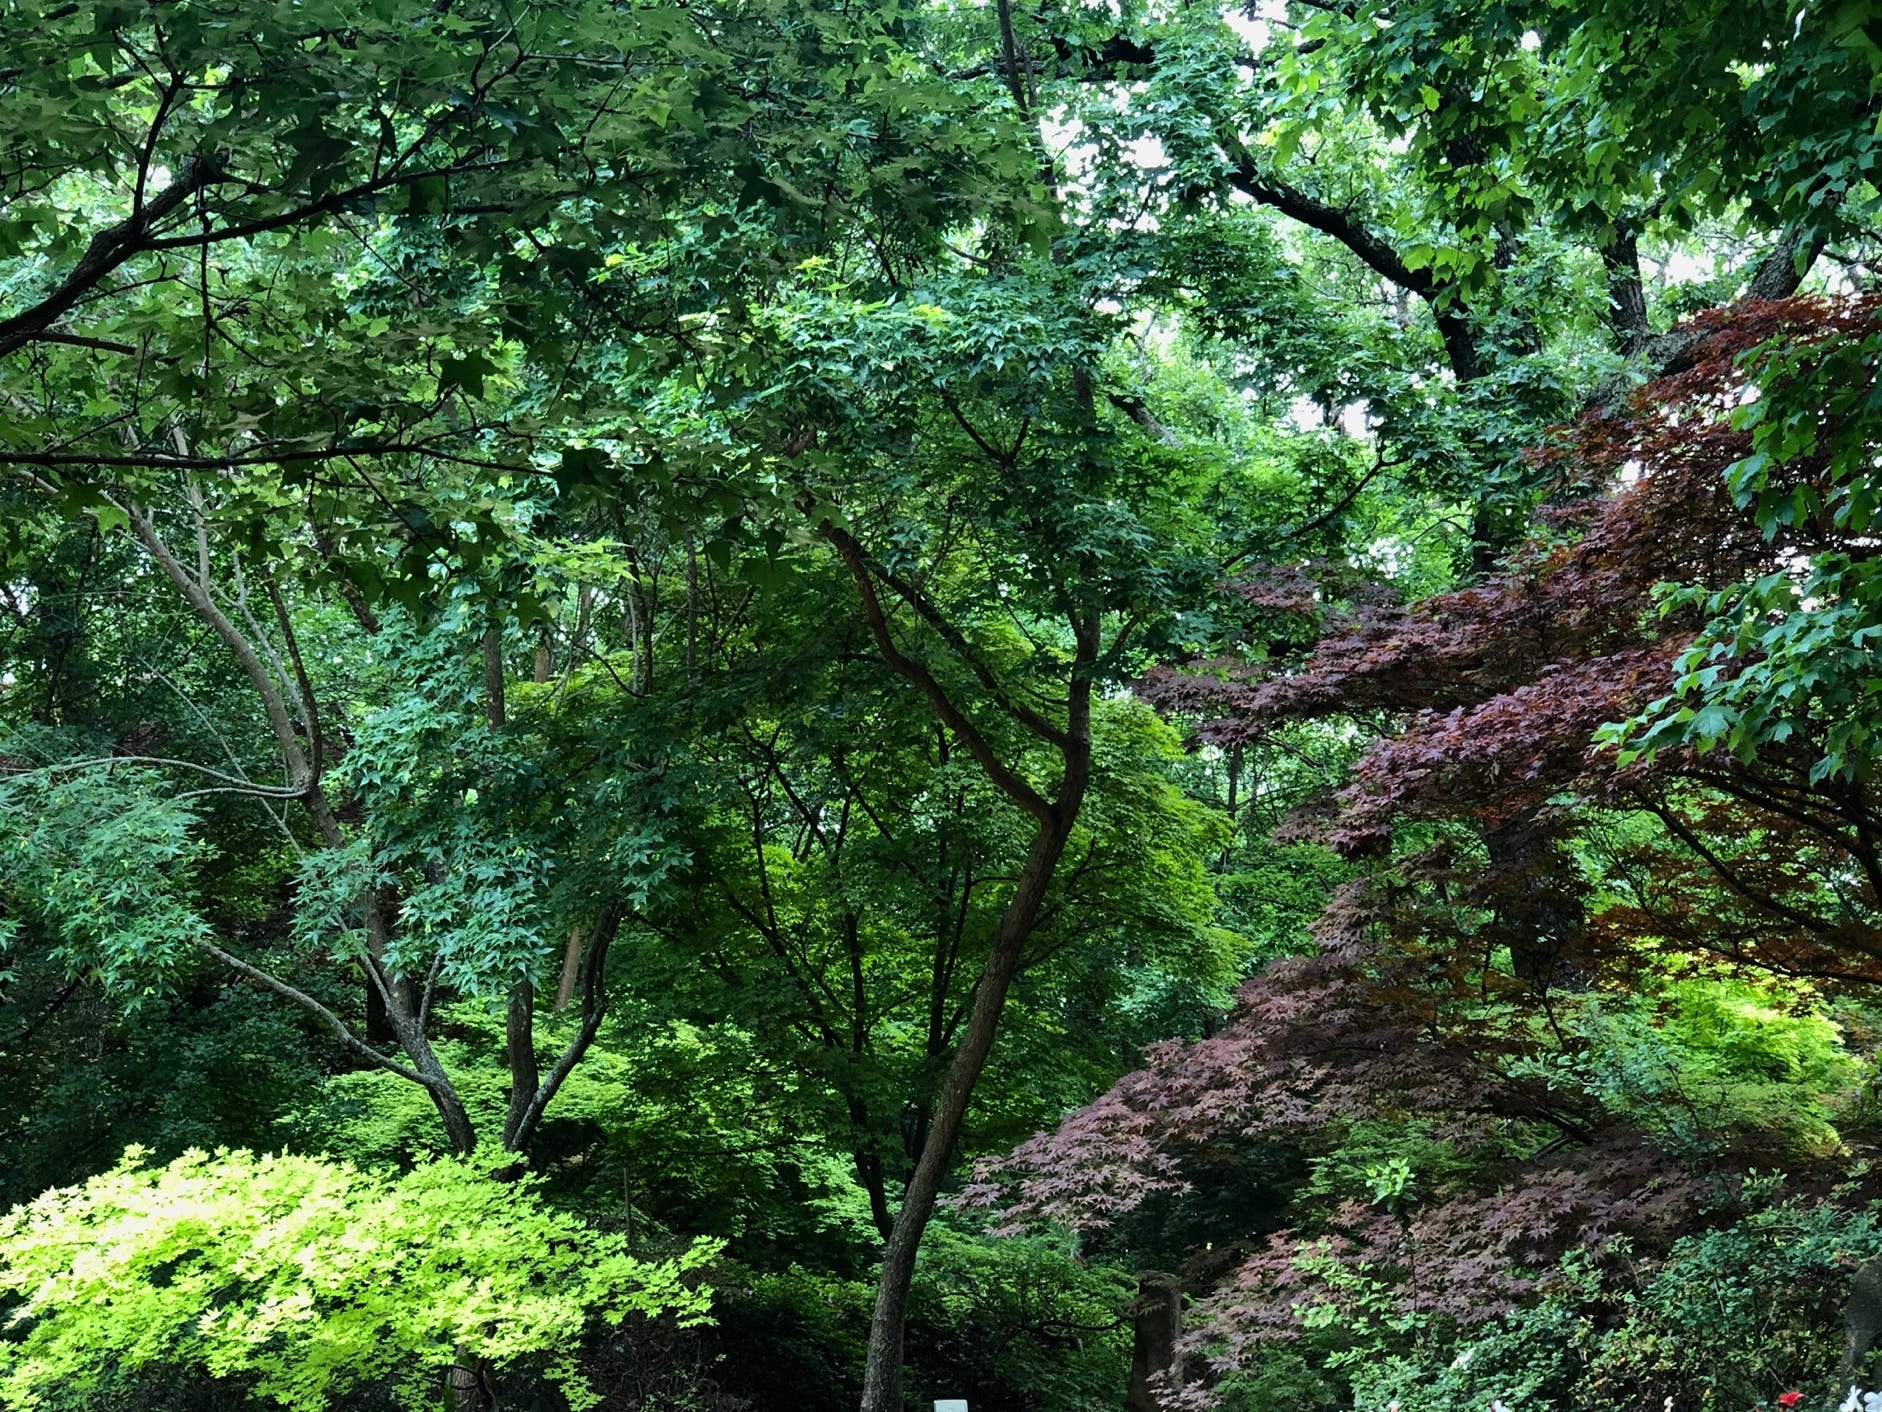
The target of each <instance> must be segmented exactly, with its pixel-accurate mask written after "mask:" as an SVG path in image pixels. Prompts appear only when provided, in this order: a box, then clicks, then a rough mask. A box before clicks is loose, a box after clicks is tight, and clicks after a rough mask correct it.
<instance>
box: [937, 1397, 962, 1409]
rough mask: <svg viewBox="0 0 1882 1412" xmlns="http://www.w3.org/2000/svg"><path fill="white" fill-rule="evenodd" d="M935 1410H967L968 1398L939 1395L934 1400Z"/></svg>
mask: <svg viewBox="0 0 1882 1412" xmlns="http://www.w3.org/2000/svg"><path fill="white" fill-rule="evenodd" d="M934 1412H967V1399H966V1398H964V1397H937V1398H936V1399H935V1400H934Z"/></svg>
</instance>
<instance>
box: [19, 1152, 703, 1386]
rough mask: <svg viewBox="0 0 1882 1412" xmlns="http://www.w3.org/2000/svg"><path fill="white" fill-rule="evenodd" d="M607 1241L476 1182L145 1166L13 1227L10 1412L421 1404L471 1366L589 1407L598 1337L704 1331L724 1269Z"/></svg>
mask: <svg viewBox="0 0 1882 1412" xmlns="http://www.w3.org/2000/svg"><path fill="white" fill-rule="evenodd" d="M602 1240H603V1238H601V1237H598V1236H596V1235H595V1234H594V1233H593V1232H591V1231H590V1230H589V1229H588V1228H586V1227H585V1226H583V1225H582V1224H581V1223H580V1222H579V1221H577V1220H576V1219H575V1218H573V1217H571V1216H568V1215H565V1214H562V1213H559V1212H556V1211H553V1210H551V1209H550V1208H548V1207H546V1206H544V1205H543V1204H542V1202H541V1201H540V1200H539V1199H538V1198H537V1196H536V1194H535V1192H534V1190H533V1189H532V1187H531V1185H530V1183H529V1182H527V1181H524V1182H518V1183H504V1182H498V1181H493V1180H492V1179H491V1178H490V1177H489V1175H488V1174H486V1173H485V1172H483V1171H481V1170H479V1169H478V1168H476V1167H475V1166H473V1165H470V1164H467V1163H461V1162H455V1161H437V1162H429V1163H425V1164H422V1165H420V1166H418V1167H416V1168H415V1169H413V1170H412V1171H410V1172H407V1173H405V1174H403V1175H385V1174H380V1173H377V1172H371V1171H362V1170H360V1169H358V1168H356V1167H352V1166H349V1165H347V1164H345V1163H338V1162H332V1161H328V1160H325V1159H322V1158H313V1157H295V1156H272V1157H269V1156H263V1157H257V1156H255V1155H254V1154H252V1153H248V1152H239V1151H238V1152H229V1151H221V1152H217V1153H215V1154H214V1155H208V1154H205V1153H203V1152H200V1151H191V1152H188V1153H185V1154H184V1155H183V1156H182V1157H180V1158H178V1159H177V1160H176V1161H174V1162H172V1163H170V1164H169V1165H168V1166H163V1167H149V1166H145V1165H144V1164H143V1153H142V1152H141V1151H140V1150H139V1149H136V1148H133V1149H131V1150H130V1151H129V1152H127V1153H126V1154H125V1156H124V1159H123V1161H121V1162H120V1163H119V1164H118V1166H117V1167H115V1168H114V1169H113V1170H111V1171H109V1172H106V1173H104V1174H103V1175H101V1176H98V1177H94V1178H93V1179H92V1180H90V1181H89V1182H87V1183H85V1184H84V1185H83V1186H79V1187H67V1188H62V1189H59V1190H55V1191H49V1192H47V1193H45V1194H44V1195H43V1196H41V1197H39V1198H38V1199H37V1200H35V1201H33V1202H31V1203H30V1204H28V1205H24V1206H20V1207H16V1208H14V1209H13V1210H12V1211H10V1212H8V1213H7V1214H6V1215H5V1216H3V1217H0V1308H4V1309H5V1310H6V1315H5V1337H4V1338H3V1339H0V1405H4V1406H6V1407H8V1408H18V1409H35V1408H64V1407H89V1406H94V1405H97V1404H98V1403H99V1402H101V1401H103V1400H105V1399H106V1398H108V1397H109V1396H110V1395H111V1394H112V1393H114V1392H115V1391H118V1390H120V1389H122V1388H124V1387H125V1386H127V1385H130V1384H134V1383H135V1381H136V1380H137V1378H138V1377H139V1376H140V1374H144V1373H159V1372H161V1373H174V1372H177V1371H193V1372H195V1373H197V1374H201V1375H207V1376H208V1377H210V1378H216V1379H231V1380H235V1381H238V1382H241V1383H244V1384H246V1385H248V1386H249V1387H251V1388H252V1390H253V1392H254V1394H255V1395H256V1396H258V1397H260V1398H264V1399H269V1400H272V1401H274V1402H278V1403H281V1404H283V1405H284V1406H289V1407H293V1408H295V1409H317V1408H323V1407H328V1406H332V1405H335V1403H336V1402H337V1401H338V1400H339V1399H341V1398H343V1397H345V1396H346V1395H347V1394H348V1393H349V1392H350V1391H351V1390H353V1389H356V1388H360V1387H363V1386H366V1385H369V1384H372V1383H376V1382H384V1381H388V1380H389V1381H391V1382H393V1383H395V1384H396V1385H397V1388H398V1394H399V1396H400V1399H401V1400H402V1401H404V1402H406V1403H415V1402H417V1401H419V1400H420V1399H428V1398H432V1397H435V1395H436V1393H437V1391H438V1389H439V1387H440V1385H441V1379H442V1377H443V1374H444V1372H445V1370H446V1369H447V1368H448V1367H449V1366H450V1365H451V1364H452V1363H453V1362H454V1361H457V1360H458V1359H460V1358H469V1359H475V1360H478V1361H479V1362H481V1363H482V1364H484V1365H486V1366H487V1367H489V1368H490V1369H492V1370H495V1371H499V1372H500V1371H502V1370H504V1369H506V1368H512V1367H516V1366H519V1365H530V1366H541V1367H543V1368H544V1369H545V1377H546V1378H547V1379H548V1380H549V1381H551V1382H553V1383H556V1384H558V1385H559V1386H560V1387H561V1389H562V1392H563V1395H564V1396H565V1397H566V1398H567V1399H568V1401H569V1403H570V1405H571V1406H572V1407H577V1408H579V1407H581V1406H584V1405H586V1404H587V1403H589V1402H591V1401H592V1394H590V1393H589V1391H588V1389H587V1388H586V1387H585V1385H584V1384H583V1382H582V1379H581V1377H580V1375H579V1373H578V1372H577V1371H576V1370H575V1353H576V1350H577V1347H578V1344H579V1342H580V1339H581V1336H582V1332H583V1329H584V1327H585V1326H586V1325H587V1324H588V1323H589V1321H590V1320H591V1319H592V1318H603V1319H611V1320H619V1319H621V1318H623V1317H625V1316H627V1315H628V1314H630V1313H645V1314H655V1313H662V1312H671V1313H674V1314H676V1315H677V1316H678V1317H679V1318H680V1319H681V1320H682V1322H693V1323H697V1322H700V1321H703V1320H704V1319H705V1318H706V1314H707V1309H708V1301H709V1297H710V1294H709V1291H707V1290H705V1289H703V1288H700V1287H698V1286H696V1285H694V1284H692V1283H691V1282H690V1281H689V1279H688V1274H689V1272H691V1271H694V1270H697V1269H698V1268H699V1267H700V1266H701V1265H702V1264H703V1263H705V1262H706V1261H707V1260H708V1259H710V1258H711V1257H712V1256H713V1255H714V1254H716V1251H717V1247H716V1246H714V1245H713V1244H711V1243H707V1242H702V1243H699V1244H695V1245H694V1246H693V1247H692V1248H691V1249H690V1250H689V1251H687V1252H686V1254H684V1255H682V1256H681V1257H680V1258H679V1259H677V1260H674V1261H646V1260H637V1259H634V1258H631V1257H629V1256H628V1255H627V1254H625V1253H624V1252H622V1251H618V1250H612V1251H611V1250H606V1249H603V1248H600V1246H601V1243H602Z"/></svg>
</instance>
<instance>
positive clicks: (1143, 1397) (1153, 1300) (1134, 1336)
mask: <svg viewBox="0 0 1882 1412" xmlns="http://www.w3.org/2000/svg"><path fill="white" fill-rule="evenodd" d="M1182 1332H1183V1291H1182V1289H1181V1288H1180V1287H1179V1286H1178V1284H1177V1282H1176V1281H1175V1280H1174V1279H1172V1278H1171V1277H1170V1276H1168V1275H1159V1274H1144V1275H1140V1276H1139V1277H1138V1279H1137V1298H1136V1300H1135V1301H1133V1302H1132V1304H1131V1380H1130V1388H1129V1390H1128V1391H1127V1392H1126V1393H1125V1394H1124V1406H1125V1407H1126V1408H1127V1409H1129V1412H1164V1404H1163V1397H1162V1391H1163V1388H1162V1384H1163V1383H1164V1382H1179V1383H1180V1382H1181V1381H1182V1369H1181V1367H1180V1366H1179V1365H1178V1362H1177V1357H1176V1340H1177V1339H1178V1338H1179V1337H1180V1336H1181V1335H1182ZM1163 1374H1168V1375H1169V1377H1168V1378H1167V1379H1163V1378H1161V1375H1163Z"/></svg>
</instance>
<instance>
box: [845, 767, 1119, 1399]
mask: <svg viewBox="0 0 1882 1412" xmlns="http://www.w3.org/2000/svg"><path fill="white" fill-rule="evenodd" d="M1069 773H1070V772H1069V771H1068V775H1069ZM1068 794H1069V795H1070V797H1069V798H1068V797H1067V796H1068ZM1082 794H1083V779H1082V777H1081V778H1079V779H1077V780H1075V781H1074V780H1072V779H1069V778H1068V781H1067V786H1066V788H1065V789H1062V790H1061V791H1060V797H1059V800H1058V801H1057V805H1056V807H1055V808H1054V809H1053V811H1052V816H1051V818H1049V819H1047V820H1043V821H1041V823H1040V825H1039V829H1038V832H1037V833H1036V834H1035V835H1034V838H1033V844H1032V849H1031V851H1030V852H1029V853H1028V854H1027V857H1026V865H1025V867H1024V868H1022V869H1021V871H1020V875H1019V883H1018V886H1017V887H1015V889H1014V891H1013V897H1012V900H1011V901H1009V902H1008V903H1007V906H1006V911H1005V912H1004V913H1003V914H1002V915H1001V917H1000V925H999V928H998V929H997V930H996V931H995V933H994V938H993V946H992V949H991V950H990V951H989V952H988V954H987V964H986V967H985V969H984V970H982V971H981V973H980V981H979V984H978V985H977V986H976V988H975V990H974V1004H973V1009H972V1010H971V1011H970V1012H969V1014H968V1017H967V1025H966V1028H965V1029H964V1030H963V1032H962V1034H961V1043H960V1047H959V1048H958V1049H957V1050H956V1051H955V1053H954V1062H953V1064H952V1065H950V1066H949V1068H948V1075H947V1079H946V1081H945V1082H944V1083H943V1084H942V1086H941V1095H940V1097H939V1099H937V1100H936V1102H935V1108H934V1118H933V1120H932V1122H930V1124H929V1127H928V1140H927V1142H926V1143H925V1144H924V1145H923V1147H922V1153H921V1159H920V1160H919V1161H918V1162H916V1164H915V1171H914V1175H913V1176H911V1177H910V1178H909V1182H908V1190H907V1192H906V1194H905V1195H904V1196H903V1198H902V1209H901V1210H900V1211H899V1212H897V1213H896V1217H895V1227H894V1229H893V1230H892V1231H891V1232H890V1235H889V1239H888V1242H887V1243H886V1244H885V1245H884V1247H883V1251H882V1275H881V1278H880V1280H879V1281H878V1283H877V1285H876V1307H875V1313H874V1315H873V1317H872V1318H871V1320H870V1324H869V1352H868V1356H867V1360H866V1361H865V1363H864V1366H863V1402H862V1408H863V1412H902V1345H903V1326H904V1324H905V1323H906V1321H907V1317H908V1291H909V1285H910V1283H911V1282H912V1280H913V1279H914V1275H915V1257H916V1255H917V1253H918V1252H919V1251H920V1249H921V1238H922V1235H923V1233H924V1232H925V1231H926V1230H927V1229H928V1220H929V1218H930V1217H931V1216H932V1215H933V1214H934V1204H935V1198H936V1197H937V1196H938V1195H939V1194H940V1191H941V1183H942V1181H943V1180H944V1179H945V1178H946V1176H947V1174H948V1168H949V1167H950V1165H951V1164H952V1160H953V1156H954V1145H955V1143H956V1141H957V1140H958V1139H959V1137H960V1131H961V1121H962V1119H963V1118H965V1116H966V1114H967V1104H968V1101H969V1100H970V1099H971V1098H972V1097H973V1093H974V1086H975V1084H976V1083H977V1082H978V1081H979V1079H980V1072H981V1070H982V1069H984V1068H985V1067H986V1063H987V1056H988V1054H989V1053H990V1052H991V1051H992V1049H993V1039H994V1035H995V1033H996V1031H997V1030H998V1028H999V1023H1000V1011H1001V1009H1002V1007H1003V1006H1004V1005H1005V1002H1006V992H1007V988H1008V987H1009V986H1010V985H1011V984H1012V983H1013V977H1014V975H1015V974H1016V973H1017V971H1018V970H1019V960H1020V952H1021V951H1022V950H1023V949H1024V947H1025V944H1026V939H1027V937H1028V936H1030V935H1031V933H1032V928H1033V923H1034V922H1035V921H1036V920H1037V919H1038V916H1039V909H1040V907H1041V905H1042V904H1043V903H1044V902H1045V896H1046V889H1047V888H1048V887H1049V886H1051V883H1052V875H1053V873H1054V872H1055V871H1056V870H1057V868H1058V864H1059V858H1060V857H1061V856H1062V855H1063V854H1064V852H1065V844H1066V840H1067V839H1068V838H1069V837H1070V835H1071V823H1072V820H1073V819H1074V818H1075V817H1076V815H1077V811H1078V805H1079V803H1080V802H1081V797H1082Z"/></svg>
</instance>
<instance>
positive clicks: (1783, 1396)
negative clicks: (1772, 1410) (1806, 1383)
mask: <svg viewBox="0 0 1882 1412" xmlns="http://www.w3.org/2000/svg"><path fill="white" fill-rule="evenodd" d="M1803 1400H1804V1395H1803V1394H1802V1393H1801V1392H1781V1393H1779V1394H1778V1396H1777V1405H1778V1406H1779V1407H1795V1406H1796V1405H1797V1404H1798V1403H1800V1402H1802V1401H1803Z"/></svg>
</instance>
